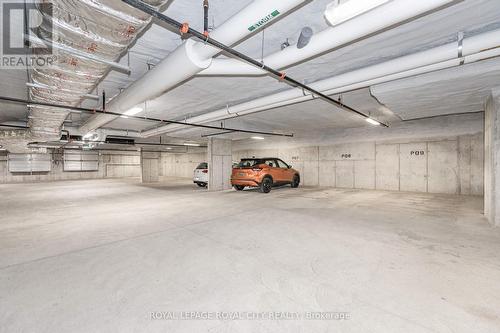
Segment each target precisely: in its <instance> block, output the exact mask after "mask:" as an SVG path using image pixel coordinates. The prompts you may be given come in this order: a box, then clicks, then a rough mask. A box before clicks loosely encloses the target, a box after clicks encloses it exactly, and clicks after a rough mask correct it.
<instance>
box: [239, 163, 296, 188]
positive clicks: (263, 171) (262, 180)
mask: <svg viewBox="0 0 500 333" xmlns="http://www.w3.org/2000/svg"><path fill="white" fill-rule="evenodd" d="M285 184H290V185H292V187H293V188H296V187H298V186H299V184H300V174H299V172H298V171H297V170H295V169H292V167H291V166H289V165H288V164H286V163H285V162H283V161H282V160H280V159H279V158H275V157H268V158H245V159H242V160H241V162H240V163H239V164H238V165H237V166H236V167H234V168H233V174H232V175H231V185H233V187H234V188H235V189H236V190H238V191H242V190H243V189H244V188H245V187H246V186H250V187H258V188H259V189H260V191H261V192H262V193H269V192H271V188H272V187H273V186H280V185H285Z"/></svg>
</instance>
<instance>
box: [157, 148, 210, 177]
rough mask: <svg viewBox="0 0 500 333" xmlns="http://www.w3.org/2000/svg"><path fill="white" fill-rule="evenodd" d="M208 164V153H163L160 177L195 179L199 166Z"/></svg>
mask: <svg viewBox="0 0 500 333" xmlns="http://www.w3.org/2000/svg"><path fill="white" fill-rule="evenodd" d="M202 162H207V153H206V151H199V150H194V149H193V151H191V150H190V151H188V152H187V153H181V154H171V153H161V158H160V176H167V177H181V178H193V172H194V169H196V167H197V166H198V164H200V163H202Z"/></svg>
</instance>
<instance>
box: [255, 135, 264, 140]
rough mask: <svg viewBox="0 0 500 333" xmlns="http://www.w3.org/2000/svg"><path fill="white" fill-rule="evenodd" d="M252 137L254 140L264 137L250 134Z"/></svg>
mask: <svg viewBox="0 0 500 333" xmlns="http://www.w3.org/2000/svg"><path fill="white" fill-rule="evenodd" d="M252 139H254V140H264V138H263V137H261V136H252Z"/></svg>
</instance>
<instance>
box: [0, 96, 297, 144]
mask: <svg viewBox="0 0 500 333" xmlns="http://www.w3.org/2000/svg"><path fill="white" fill-rule="evenodd" d="M0 100H2V101H7V102H12V103H19V104H26V105H32V106H48V107H53V108H61V109H65V110H68V111H71V112H73V111H76V112H79V113H89V114H109V115H112V116H117V117H122V116H123V114H121V113H117V112H110V111H102V110H95V109H87V108H82V107H77V106H66V105H58V104H53V103H46V102H31V101H27V100H23V99H19V98H13V97H5V96H0ZM124 119H137V120H145V121H152V122H157V123H166V124H177V125H183V126H188V127H198V128H208V129H217V130H226V131H234V132H241V133H251V134H262V135H270V136H283V137H293V134H282V133H272V132H262V131H251V130H244V129H238V128H229V127H217V126H210V125H201V124H189V123H183V122H181V121H175V120H166V119H159V118H151V117H141V116H126V118H124Z"/></svg>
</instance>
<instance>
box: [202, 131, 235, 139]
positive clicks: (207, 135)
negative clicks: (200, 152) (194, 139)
mask: <svg viewBox="0 0 500 333" xmlns="http://www.w3.org/2000/svg"><path fill="white" fill-rule="evenodd" d="M231 133H234V131H225V132H217V133H212V134H203V135H202V136H201V137H202V138H209V137H211V136H219V135H224V134H231Z"/></svg>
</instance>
